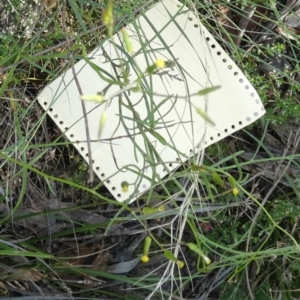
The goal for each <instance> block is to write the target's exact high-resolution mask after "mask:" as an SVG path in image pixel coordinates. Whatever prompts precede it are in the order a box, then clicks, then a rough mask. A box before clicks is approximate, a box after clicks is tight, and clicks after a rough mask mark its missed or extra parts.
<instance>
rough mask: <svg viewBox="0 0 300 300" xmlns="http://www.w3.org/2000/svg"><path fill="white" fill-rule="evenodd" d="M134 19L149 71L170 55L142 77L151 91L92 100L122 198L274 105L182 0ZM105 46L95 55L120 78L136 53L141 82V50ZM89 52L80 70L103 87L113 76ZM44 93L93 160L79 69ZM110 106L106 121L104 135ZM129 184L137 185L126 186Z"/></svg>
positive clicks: (107, 167)
mask: <svg viewBox="0 0 300 300" xmlns="http://www.w3.org/2000/svg"><path fill="white" fill-rule="evenodd" d="M126 28H127V33H128V35H129V37H130V40H131V42H132V45H133V49H134V53H135V54H134V55H133V58H134V60H135V62H136V63H137V65H138V66H139V68H140V70H142V71H145V70H146V69H147V68H148V67H149V66H151V65H153V64H154V63H155V61H156V60H157V59H163V60H164V61H166V62H167V67H165V68H163V69H160V70H157V71H156V72H155V74H152V75H151V76H146V77H145V78H144V79H143V80H142V82H143V87H144V93H142V92H141V91H139V92H135V91H130V92H129V91H126V92H123V93H122V94H120V95H121V97H118V96H116V97H113V98H112V99H109V100H108V101H106V102H104V103H102V104H100V105H99V104H98V105H96V104H95V103H92V102H86V104H85V105H86V110H87V112H88V113H87V115H88V122H89V131H90V137H91V141H92V142H91V149H92V159H93V170H94V172H95V173H96V174H97V176H98V177H99V178H100V179H101V180H102V181H103V182H104V184H105V185H106V187H107V188H108V189H109V191H110V192H111V193H112V195H113V196H114V197H115V198H116V199H117V200H118V201H125V200H128V199H130V200H133V199H135V198H136V197H137V196H138V195H139V194H141V193H143V192H145V191H147V190H148V189H149V188H150V187H151V186H153V185H154V184H155V183H156V182H159V181H160V180H161V179H162V178H163V177H165V176H166V175H167V174H168V173H169V172H171V171H172V170H174V169H175V168H177V167H178V166H179V165H180V164H182V163H183V162H185V161H186V160H187V159H188V157H190V155H191V154H192V153H193V152H194V151H199V150H200V149H203V148H205V147H207V146H209V145H211V144H213V143H216V142H217V141H219V140H221V139H223V138H224V137H226V136H228V135H230V134H232V133H234V132H236V131H237V130H240V129H241V128H243V127H245V126H247V125H249V124H250V123H252V122H254V121H255V120H257V119H258V118H260V117H261V116H262V115H263V114H264V113H265V110H264V107H263V105H262V103H261V101H260V98H259V96H258V94H257V92H256V91H255V89H254V88H253V86H252V85H251V84H250V83H249V81H248V80H247V79H246V77H245V76H244V75H243V74H242V72H241V70H240V69H239V68H238V67H237V66H236V64H235V63H234V62H233V61H232V60H231V59H230V57H229V56H228V55H227V54H226V53H225V52H224V51H223V49H222V48H221V47H220V45H219V44H218V43H217V42H216V41H215V39H214V38H213V37H212V35H211V34H210V33H209V32H208V31H207V30H206V28H205V27H204V26H203V25H202V24H201V23H200V22H199V20H198V19H197V17H196V16H195V15H194V14H193V13H192V12H191V11H189V10H188V8H186V7H185V6H182V4H181V3H179V2H178V1H176V0H164V1H162V2H159V3H157V4H155V5H154V6H153V7H152V8H150V9H149V10H148V11H147V12H146V13H145V14H144V15H142V16H140V17H139V18H137V20H136V24H135V25H133V24H130V25H128V26H127V27H126ZM137 32H139V35H138V34H137ZM114 41H115V42H116V44H117V46H120V45H122V44H123V40H122V35H121V34H120V33H117V34H115V36H114ZM141 45H143V47H141ZM102 47H103V48H102ZM102 47H99V48H97V49H95V50H94V51H93V52H92V53H91V54H89V55H88V58H87V59H89V60H90V61H91V62H92V63H93V64H94V65H96V66H98V67H99V70H101V74H102V76H105V77H106V78H116V76H119V75H120V74H121V72H120V65H121V64H124V62H128V64H127V73H128V78H129V80H130V82H131V83H134V82H135V80H136V79H137V74H138V72H137V69H136V68H135V67H134V66H133V62H132V57H131V56H130V55H129V54H125V53H124V52H121V51H118V53H116V51H115V48H114V47H113V45H112V43H111V41H106V42H105V43H104V44H103V46H102ZM122 47H123V48H124V45H123V46H122ZM103 49H104V51H103ZM108 57H109V59H108ZM128 58H130V59H128ZM87 59H82V60H80V61H79V62H78V63H76V64H75V70H76V74H77V78H78V80H79V83H80V86H81V88H82V91H83V94H85V95H94V94H97V93H98V92H101V91H102V90H103V89H105V88H106V87H107V85H108V83H107V82H105V81H104V80H103V79H101V77H100V76H99V74H97V72H96V71H95V70H94V69H93V68H92V67H91V65H90V64H89V63H87ZM112 62H113V63H112ZM115 72H117V74H116V73H115ZM109 75H110V76H111V77H109ZM215 86H220V88H219V89H218V90H216V91H213V92H211V93H209V94H207V95H205V96H198V95H195V94H196V93H198V92H199V91H200V90H203V89H204V88H209V87H215ZM119 92H120V87H119V86H115V85H113V86H111V87H109V88H108V90H107V92H106V98H107V99H108V98H110V97H109V96H110V95H114V94H116V93H119ZM38 99H39V102H40V104H41V105H42V106H43V107H44V109H45V110H46V111H47V112H48V114H49V115H50V116H51V118H52V119H53V120H54V121H55V123H56V124H57V126H58V127H59V128H60V129H61V130H62V132H64V133H65V134H66V136H67V137H68V138H69V140H70V141H72V142H74V146H75V147H76V148H77V149H78V151H79V153H80V154H81V155H82V156H83V158H84V159H85V160H86V161H87V162H88V150H87V143H86V140H87V138H86V133H85V125H84V120H83V112H82V106H81V99H80V95H79V93H78V89H77V86H76V84H75V80H74V78H73V74H72V70H71V69H69V70H68V71H67V72H65V73H64V74H63V75H61V76H60V77H58V78H57V79H56V80H54V81H53V82H52V83H50V84H49V85H48V86H47V87H46V88H45V89H44V90H43V91H42V93H41V94H40V95H39V97H38ZM196 108H200V109H202V110H203V111H205V112H206V113H207V115H208V116H209V117H210V119H212V120H213V121H214V123H215V126H213V125H211V124H210V123H208V122H207V121H205V120H204V119H203V118H202V117H201V116H200V115H199V114H198V113H197V111H196ZM103 111H106V113H107V121H106V124H105V126H104V127H103V129H102V134H101V137H100V139H99V126H100V118H101V115H102V113H103ZM124 184H125V185H126V184H128V188H126V189H124V188H123V187H124Z"/></svg>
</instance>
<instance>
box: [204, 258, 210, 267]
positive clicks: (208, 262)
mask: <svg viewBox="0 0 300 300" xmlns="http://www.w3.org/2000/svg"><path fill="white" fill-rule="evenodd" d="M203 259H204V261H205V263H206V264H207V265H210V264H211V260H210V259H209V258H208V257H207V256H203Z"/></svg>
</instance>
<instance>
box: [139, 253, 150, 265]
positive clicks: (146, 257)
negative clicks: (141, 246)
mask: <svg viewBox="0 0 300 300" xmlns="http://www.w3.org/2000/svg"><path fill="white" fill-rule="evenodd" d="M149 260H150V259H149V256H148V255H143V256H142V257H141V261H142V262H144V263H147V262H148V261H149Z"/></svg>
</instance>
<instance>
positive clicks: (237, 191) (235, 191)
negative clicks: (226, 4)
mask: <svg viewBox="0 0 300 300" xmlns="http://www.w3.org/2000/svg"><path fill="white" fill-rule="evenodd" d="M232 194H233V195H235V196H236V195H238V194H239V190H238V189H237V188H233V189H232Z"/></svg>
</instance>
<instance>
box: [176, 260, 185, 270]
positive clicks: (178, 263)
mask: <svg viewBox="0 0 300 300" xmlns="http://www.w3.org/2000/svg"><path fill="white" fill-rule="evenodd" d="M176 264H177V266H178V268H179V269H182V268H183V267H184V262H183V261H181V260H177V261H176Z"/></svg>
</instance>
